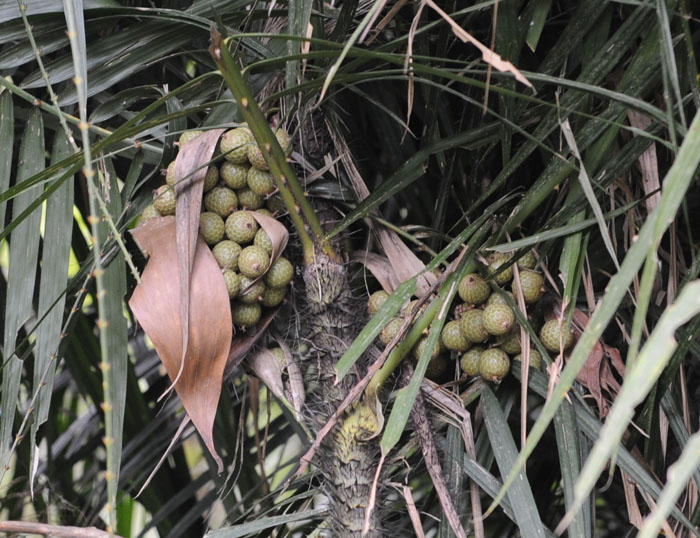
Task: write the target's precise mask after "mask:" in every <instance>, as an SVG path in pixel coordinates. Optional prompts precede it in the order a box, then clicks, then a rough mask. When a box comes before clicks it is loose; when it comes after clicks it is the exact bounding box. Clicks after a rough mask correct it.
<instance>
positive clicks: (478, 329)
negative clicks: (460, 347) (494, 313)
mask: <svg viewBox="0 0 700 538" xmlns="http://www.w3.org/2000/svg"><path fill="white" fill-rule="evenodd" d="M459 326H460V327H461V329H462V334H463V335H464V336H465V337H466V338H467V339H468V340H470V341H471V342H485V341H486V339H487V338H488V337H489V333H488V331H487V330H486V328H485V327H484V313H483V312H482V311H481V310H479V309H473V310H467V311H466V312H465V313H464V314H462V318H461V319H460V320H459Z"/></svg>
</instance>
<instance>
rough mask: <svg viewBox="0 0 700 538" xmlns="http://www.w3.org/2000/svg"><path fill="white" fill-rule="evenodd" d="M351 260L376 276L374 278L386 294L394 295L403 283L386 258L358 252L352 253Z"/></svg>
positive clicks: (361, 251)
mask: <svg viewBox="0 0 700 538" xmlns="http://www.w3.org/2000/svg"><path fill="white" fill-rule="evenodd" d="M351 258H352V259H353V260H354V261H357V262H360V263H362V264H363V265H364V266H365V267H366V268H367V269H368V270H369V272H370V273H372V275H374V278H376V279H377V281H378V282H379V284H380V285H381V287H382V289H383V290H384V291H385V292H387V293H393V292H394V290H395V289H396V288H397V287H398V285H399V284H400V283H401V282H399V279H398V278H396V273H395V272H394V268H393V267H392V266H391V263H389V260H388V259H387V258H386V256H381V255H379V254H374V253H373V252H366V251H364V250H358V251H355V252H353V253H352V256H351Z"/></svg>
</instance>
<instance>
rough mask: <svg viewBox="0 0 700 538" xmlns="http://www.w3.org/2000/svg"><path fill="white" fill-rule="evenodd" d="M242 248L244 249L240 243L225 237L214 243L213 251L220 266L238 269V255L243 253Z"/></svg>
mask: <svg viewBox="0 0 700 538" xmlns="http://www.w3.org/2000/svg"><path fill="white" fill-rule="evenodd" d="M241 250H243V249H242V248H241V245H239V244H238V243H236V242H234V241H231V240H230V239H224V240H223V241H219V242H218V243H217V244H216V245H214V248H213V249H212V250H211V252H212V254H214V258H215V259H216V261H217V262H218V264H219V267H221V268H222V269H231V270H233V271H236V270H237V269H238V255H239V254H240V253H241Z"/></svg>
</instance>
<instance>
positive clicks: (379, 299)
mask: <svg viewBox="0 0 700 538" xmlns="http://www.w3.org/2000/svg"><path fill="white" fill-rule="evenodd" d="M388 298H389V294H388V293H387V292H385V291H384V290H379V291H375V292H374V293H373V294H372V295H370V296H369V300H368V301H367V312H369V315H370V316H374V315H375V314H376V313H377V311H378V310H379V309H380V308H381V307H382V305H383V304H384V303H385V302H386V300H387V299H388Z"/></svg>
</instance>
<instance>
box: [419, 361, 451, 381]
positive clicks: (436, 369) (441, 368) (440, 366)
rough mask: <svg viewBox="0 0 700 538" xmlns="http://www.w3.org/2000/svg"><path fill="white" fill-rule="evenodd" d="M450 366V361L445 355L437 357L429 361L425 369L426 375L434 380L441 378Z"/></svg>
mask: <svg viewBox="0 0 700 538" xmlns="http://www.w3.org/2000/svg"><path fill="white" fill-rule="evenodd" d="M449 367H450V361H448V360H447V359H446V358H445V356H444V355H440V356H438V357H435V358H434V359H431V360H430V362H429V363H428V367H427V368H426V369H425V377H427V378H428V379H432V380H437V379H440V378H441V377H442V376H444V375H445V373H446V372H447V370H448V368H449Z"/></svg>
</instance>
